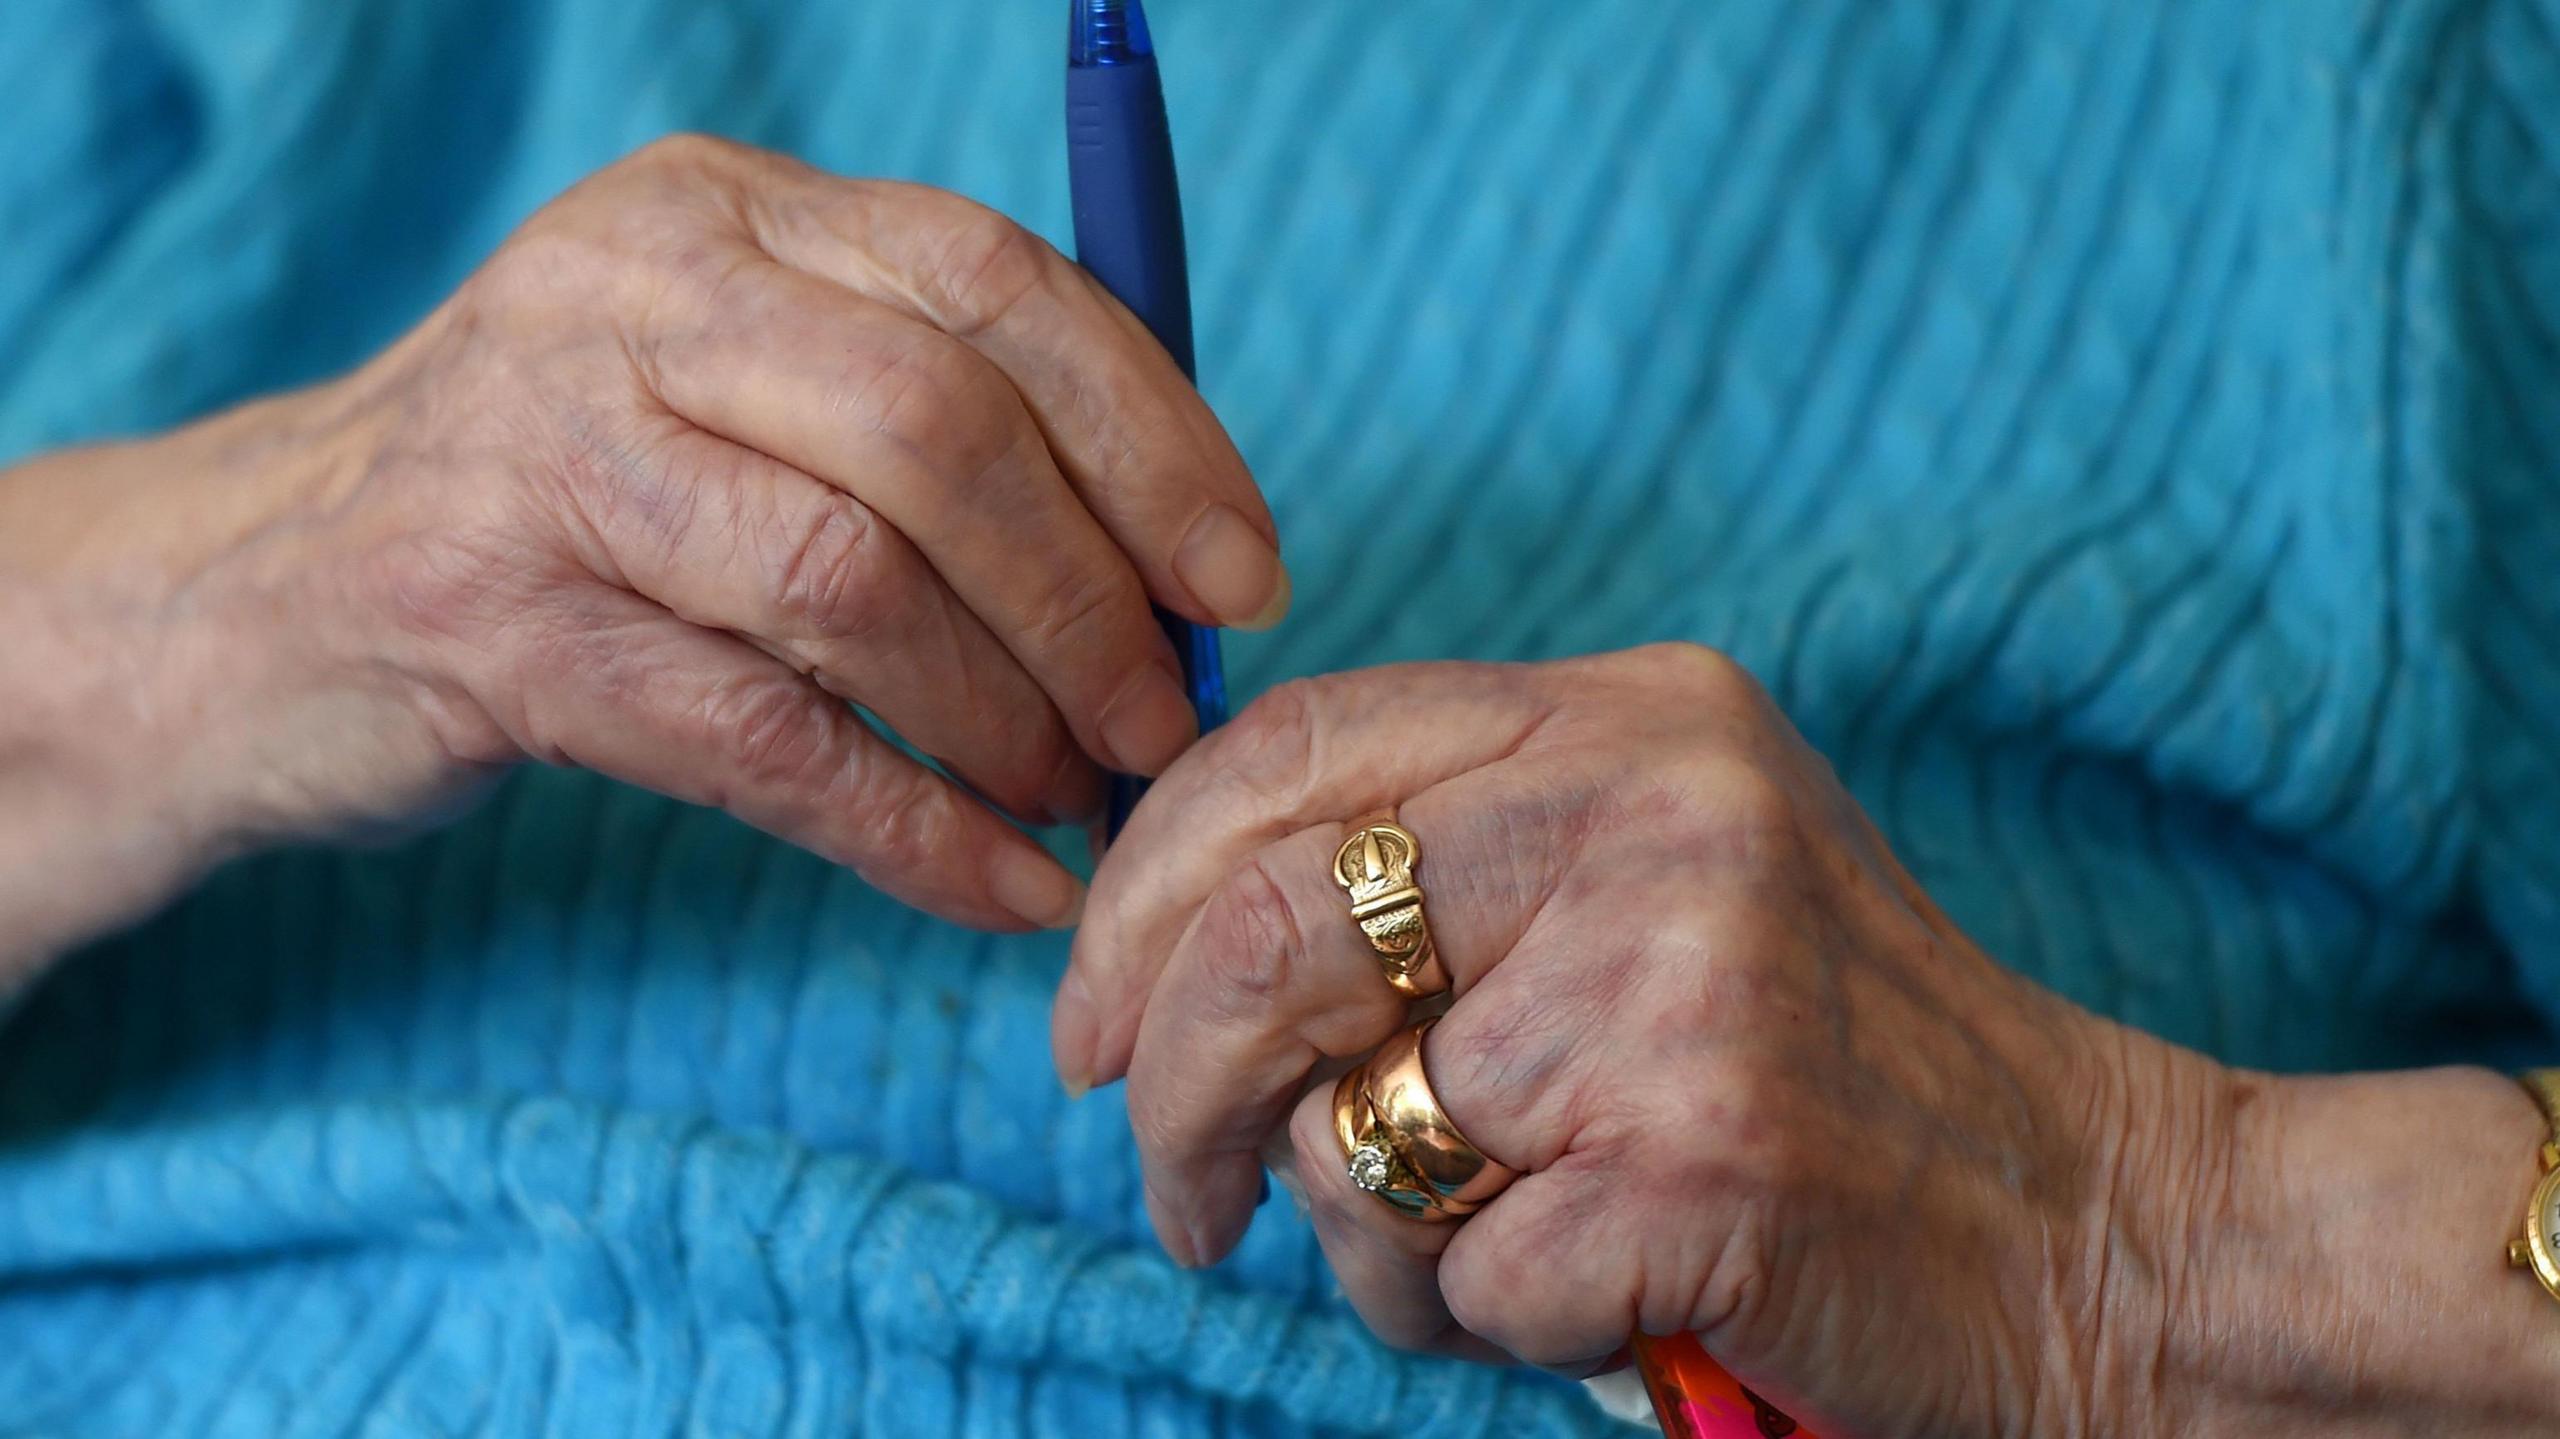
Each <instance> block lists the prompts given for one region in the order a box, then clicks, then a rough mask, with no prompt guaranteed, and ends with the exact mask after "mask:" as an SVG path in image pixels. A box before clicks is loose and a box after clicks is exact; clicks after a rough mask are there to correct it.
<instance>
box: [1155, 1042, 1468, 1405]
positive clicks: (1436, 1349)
mask: <svg viewBox="0 0 2560 1439" xmlns="http://www.w3.org/2000/svg"><path fill="white" fill-rule="evenodd" d="M1289 1144H1290V1147H1291V1150H1292V1153H1293V1158H1294V1163H1293V1165H1292V1168H1293V1170H1294V1172H1295V1175H1296V1185H1295V1186H1294V1187H1295V1188H1297V1189H1300V1190H1303V1191H1304V1199H1305V1203H1306V1206H1307V1216H1308V1219H1309V1221H1310V1222H1311V1223H1312V1224H1313V1226H1314V1228H1315V1231H1316V1242H1317V1243H1318V1244H1319V1245H1321V1246H1322V1247H1323V1249H1324V1256H1325V1261H1326V1262H1327V1263H1328V1264H1330V1265H1331V1266H1332V1268H1333V1274H1334V1278H1335V1279H1336V1280H1337V1281H1338V1282H1339V1283H1340V1284H1341V1285H1342V1293H1343V1297H1344V1298H1346V1299H1348V1300H1349V1301H1350V1302H1351V1307H1352V1308H1353V1309H1354V1310H1355V1311H1357V1312H1358V1313H1359V1315H1360V1319H1361V1322H1362V1323H1364V1324H1367V1325H1368V1326H1369V1329H1370V1332H1372V1333H1374V1334H1376V1335H1377V1336H1378V1337H1379V1338H1380V1339H1381V1340H1384V1341H1385V1342H1386V1343H1388V1344H1391V1345H1393V1346H1395V1347H1396V1348H1398V1349H1409V1350H1414V1351H1417V1352H1420V1353H1428V1354H1446V1355H1451V1356H1454V1357H1458V1358H1466V1359H1476V1360H1494V1361H1498V1360H1500V1359H1501V1358H1502V1357H1503V1356H1502V1355H1501V1353H1500V1351H1498V1350H1495V1349H1494V1348H1493V1347H1492V1346H1490V1345H1488V1344H1485V1343H1483V1342H1482V1341H1480V1340H1477V1339H1476V1338H1475V1337H1474V1336H1472V1335H1469V1334H1468V1333H1466V1332H1465V1330H1464V1329H1462V1328H1460V1327H1459V1325H1458V1324H1457V1322H1456V1321H1455V1319H1454V1318H1453V1317H1452V1316H1451V1315H1450V1313H1449V1306H1448V1305H1447V1304H1446V1303H1445V1302H1443V1300H1442V1299H1441V1297H1440V1285H1439V1265H1440V1254H1441V1251H1443V1250H1444V1249H1446V1248H1447V1247H1448V1245H1449V1243H1450V1241H1451V1240H1452V1239H1453V1238H1454V1237H1455V1235H1456V1233H1457V1230H1458V1228H1459V1226H1455V1225H1448V1224H1425V1223H1423V1222H1421V1221H1420V1220H1415V1219H1408V1218H1406V1217H1404V1216H1403V1215H1401V1214H1398V1213H1396V1212H1395V1211H1394V1210H1392V1209H1389V1208H1388V1207H1387V1206H1386V1205H1385V1204H1383V1203H1380V1202H1379V1201H1378V1200H1377V1198H1375V1197H1374V1196H1372V1195H1369V1194H1366V1193H1364V1192H1362V1191H1361V1190H1360V1189H1359V1187H1358V1186H1356V1185H1354V1184H1353V1183H1352V1182H1351V1179H1350V1176H1349V1174H1348V1173H1347V1172H1346V1171H1345V1169H1344V1167H1343V1158H1342V1146H1341V1144H1340V1143H1339V1142H1338V1141H1337V1140H1335V1138H1334V1134H1333V1086H1331V1085H1329V1084H1327V1085H1321V1086H1318V1087H1317V1088H1316V1089H1315V1090H1314V1091H1312V1092H1310V1093H1309V1094H1308V1095H1307V1096H1306V1097H1305V1098H1304V1099H1302V1100H1300V1101H1299V1102H1298V1104H1297V1106H1296V1108H1295V1109H1294V1110H1293V1111H1292V1113H1291V1116H1290V1120H1289ZM1178 1257H1179V1256H1177V1258H1178Z"/></svg>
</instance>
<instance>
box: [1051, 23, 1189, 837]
mask: <svg viewBox="0 0 2560 1439" xmlns="http://www.w3.org/2000/svg"><path fill="white" fill-rule="evenodd" d="M1067 190H1068V198H1069V201H1070V203H1071V204H1072V206H1073V208H1074V211H1075V231H1076V260H1077V261H1078V263H1080V264H1082V265H1083V266H1084V267H1085V269H1086V270H1087V271H1088V272H1090V273H1091V274H1092V276H1093V277H1094V278H1095V279H1096V280H1099V281H1101V282H1102V287H1103V288H1104V289H1106V290H1108V291H1110V292H1111V294H1112V297H1113V298H1114V299H1117V300H1118V301H1119V302H1120V303H1121V304H1123V305H1125V306H1127V307H1128V308H1129V311H1130V313H1132V314H1134V315H1136V316H1137V317H1138V319H1139V321H1140V322H1141V323H1143V324H1144V325H1145V326H1146V327H1147V330H1148V331H1149V333H1151V334H1153V335H1154V336H1155V337H1156V343H1158V344H1160V345H1162V346H1164V348H1165V351H1166V352H1167V353H1168V354H1170V355H1172V356H1173V362H1174V363H1175V364H1176V365H1179V366H1181V367H1182V373H1183V375H1184V376H1185V377H1186V378H1188V379H1192V380H1194V381H1196V380H1198V378H1199V367H1198V365H1197V363H1196V362H1195V361H1194V359H1193V357H1192V349H1191V263H1190V256H1189V254H1188V252H1187V251H1186V249H1185V247H1184V244H1183V238H1182V187H1181V184H1180V183H1179V181H1178V180H1177V179H1176V178H1175V175H1174V168H1173V132H1172V130H1171V129H1170V128H1169V127H1168V126H1167V125H1166V122H1165V108H1164V77H1163V74H1162V72H1161V71H1159V70H1158V69H1157V68H1156V62H1155V57H1154V56H1152V55H1139V56H1135V57H1128V58H1123V59H1119V60H1115V61H1114V62H1113V63H1111V64H1094V65H1070V66H1069V67H1068V68H1067ZM1156 619H1157V621H1158V622H1159V623H1160V624H1162V625H1163V626H1164V632H1165V638H1166V639H1168V640H1170V641H1172V643H1173V649H1174V653H1175V655H1177V656H1178V657H1179V658H1180V659H1181V661H1182V675H1183V680H1184V683H1185V686H1186V687H1187V688H1188V689H1189V690H1190V692H1191V702H1192V706H1193V708H1194V709H1195V710H1196V711H1197V712H1198V714H1199V719H1200V728H1201V730H1202V731H1203V732H1204V733H1205V732H1206V731H1208V730H1209V729H1211V728H1214V727H1215V726H1217V725H1219V724H1221V723H1223V722H1224V721H1225V719H1226V678H1225V674H1224V668H1223V666H1222V664H1221V663H1220V657H1219V653H1218V634H1217V631H1215V630H1212V629H1208V628H1204V627H1202V626H1199V625H1195V624H1192V623H1191V622H1189V621H1188V620H1185V619H1183V618H1182V617H1181V616H1179V615H1174V614H1169V613H1167V612H1165V611H1163V610H1158V611H1156ZM1145 791H1146V781H1144V780H1141V779H1135V778H1132V777H1130V776H1127V775H1114V776H1113V777H1112V782H1111V799H1110V814H1109V829H1108V833H1110V834H1113V835H1117V834H1118V833H1119V832H1120V826H1121V824H1122V823H1123V822H1124V821H1126V820H1127V819H1128V817H1129V812H1130V811H1131V810H1132V809H1135V808H1136V807H1137V803H1138V797H1139V796H1140V795H1142V794H1143V793H1145Z"/></svg>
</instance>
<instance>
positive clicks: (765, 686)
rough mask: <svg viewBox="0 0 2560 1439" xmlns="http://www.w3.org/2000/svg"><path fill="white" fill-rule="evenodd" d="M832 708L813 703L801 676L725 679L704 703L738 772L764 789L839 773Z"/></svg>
mask: <svg viewBox="0 0 2560 1439" xmlns="http://www.w3.org/2000/svg"><path fill="white" fill-rule="evenodd" d="M832 716H833V711H831V710H830V709H828V708H826V707H822V706H819V705H815V704H812V703H811V702H810V699H809V696H808V694H807V693H806V692H805V691H804V690H803V689H802V688H801V686H800V685H799V684H797V683H796V682H786V681H783V680H780V679H756V680H749V681H744V682H740V683H734V684H728V685H723V686H721V687H719V688H717V689H715V690H713V691H712V693H711V694H710V696H709V697H708V698H707V699H706V700H705V702H704V704H703V706H702V725H703V729H704V731H705V733H706V736H707V738H708V740H709V742H710V744H711V746H712V748H713V752H714V753H717V754H719V755H720V756H721V757H722V758H723V759H724V760H725V761H726V762H727V764H728V766H729V771H730V773H732V774H733V775H736V776H737V777H738V778H740V779H741V780H743V781H744V782H746V783H747V784H749V785H751V786H753V787H754V788H756V789H757V790H760V791H774V790H786V789H797V788H801V787H804V786H809V785H812V784H813V783H815V784H816V785H818V786H821V787H823V786H827V785H830V784H832V783H833V781H834V779H835V764H836V750H837V746H836V743H835V741H836V736H835V734H834V733H833V729H834V726H835V725H836V724H837V723H841V722H843V721H838V720H835V719H834V718H833V717H832Z"/></svg>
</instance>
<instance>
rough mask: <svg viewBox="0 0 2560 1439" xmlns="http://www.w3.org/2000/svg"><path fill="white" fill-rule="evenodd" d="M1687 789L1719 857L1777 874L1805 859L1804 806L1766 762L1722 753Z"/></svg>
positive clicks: (1713, 854)
mask: <svg viewBox="0 0 2560 1439" xmlns="http://www.w3.org/2000/svg"><path fill="white" fill-rule="evenodd" d="M1683 788H1684V789H1685V790H1686V795H1685V800H1686V806H1685V807H1686V808H1687V809H1688V811H1689V813H1690V814H1691V815H1693V816H1694V822H1695V823H1696V824H1697V825H1698V826H1699V827H1700V830H1701V832H1702V835H1703V840H1704V843H1705V845H1706V847H1707V849H1708V850H1709V851H1710V857H1711V858H1713V859H1714V860H1716V861H1717V862H1719V863H1722V864H1724V865H1726V866H1728V867H1734V868H1740V869H1743V870H1746V871H1754V872H1771V873H1774V872H1777V871H1780V870H1783V869H1785V868H1787V867H1789V866H1791V865H1794V864H1795V863H1797V862H1798V861H1800V860H1801V859H1802V858H1803V856H1804V851H1805V843H1806V840H1805V832H1804V814H1803V810H1802V806H1801V805H1800V804H1799V803H1798V801H1797V798H1796V795H1795V791H1794V790H1793V789H1791V788H1790V787H1789V786H1788V785H1787V783H1786V781H1785V780H1783V779H1781V778H1780V777H1778V776H1777V775H1775V774H1773V773H1771V772H1770V771H1769V770H1768V769H1767V768H1766V767H1764V766H1762V765H1759V764H1755V763H1752V762H1750V761H1747V760H1739V759H1732V758H1719V759H1716V760H1713V761H1711V762H1709V763H1708V764H1706V765H1704V766H1702V767H1701V768H1700V769H1699V771H1698V772H1697V773H1696V774H1695V775H1694V776H1692V777H1691V779H1690V780H1689V782H1688V783H1687V784H1686V785H1685V786H1683Z"/></svg>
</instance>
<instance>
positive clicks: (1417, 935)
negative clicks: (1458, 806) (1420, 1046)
mask: <svg viewBox="0 0 2560 1439" xmlns="http://www.w3.org/2000/svg"><path fill="white" fill-rule="evenodd" d="M1421 863H1422V842H1421V841H1420V840H1418V839H1416V838H1414V836H1413V831H1412V830H1409V829H1406V828H1405V827H1404V826H1403V825H1400V824H1398V823H1396V822H1395V818H1394V816H1393V815H1392V814H1390V813H1387V812H1384V811H1381V812H1380V813H1377V814H1374V815H1369V816H1367V817H1364V818H1362V819H1360V820H1356V821H1354V822H1353V824H1352V826H1351V833H1350V834H1349V835H1348V836H1346V837H1345V838H1344V839H1343V841H1342V847H1341V848H1340V849H1338V850H1335V851H1334V855H1333V881H1334V883H1336V884H1338V885H1341V886H1342V889H1343V892H1344V893H1345V894H1348V895H1349V896H1350V897H1351V917H1352V919H1353V920H1355V921H1356V922H1358V924H1359V926H1360V932H1361V933H1362V934H1364V935H1367V936H1368V938H1369V947H1370V948H1371V949H1374V950H1376V951H1377V953H1378V972H1379V973H1381V974H1383V975H1385V976H1386V979H1387V983H1389V984H1391V985H1393V986H1395V990H1396V992H1397V993H1398V994H1401V995H1404V996H1405V997H1406V998H1408V999H1428V998H1430V997H1431V996H1432V995H1435V994H1438V993H1440V992H1441V991H1443V990H1445V989H1447V988H1448V987H1449V972H1448V970H1446V969H1444V968H1442V967H1441V964H1440V948H1439V946H1438V945H1436V944H1434V943H1433V942H1432V939H1431V920H1430V918H1429V917H1428V916H1426V915H1425V914H1424V913H1423V911H1422V885H1421V883H1420V882H1419V881H1418V880H1416V879H1415V878H1414V877H1413V872H1414V870H1415V869H1416V868H1417V867H1419V866H1420V865H1421Z"/></svg>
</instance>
